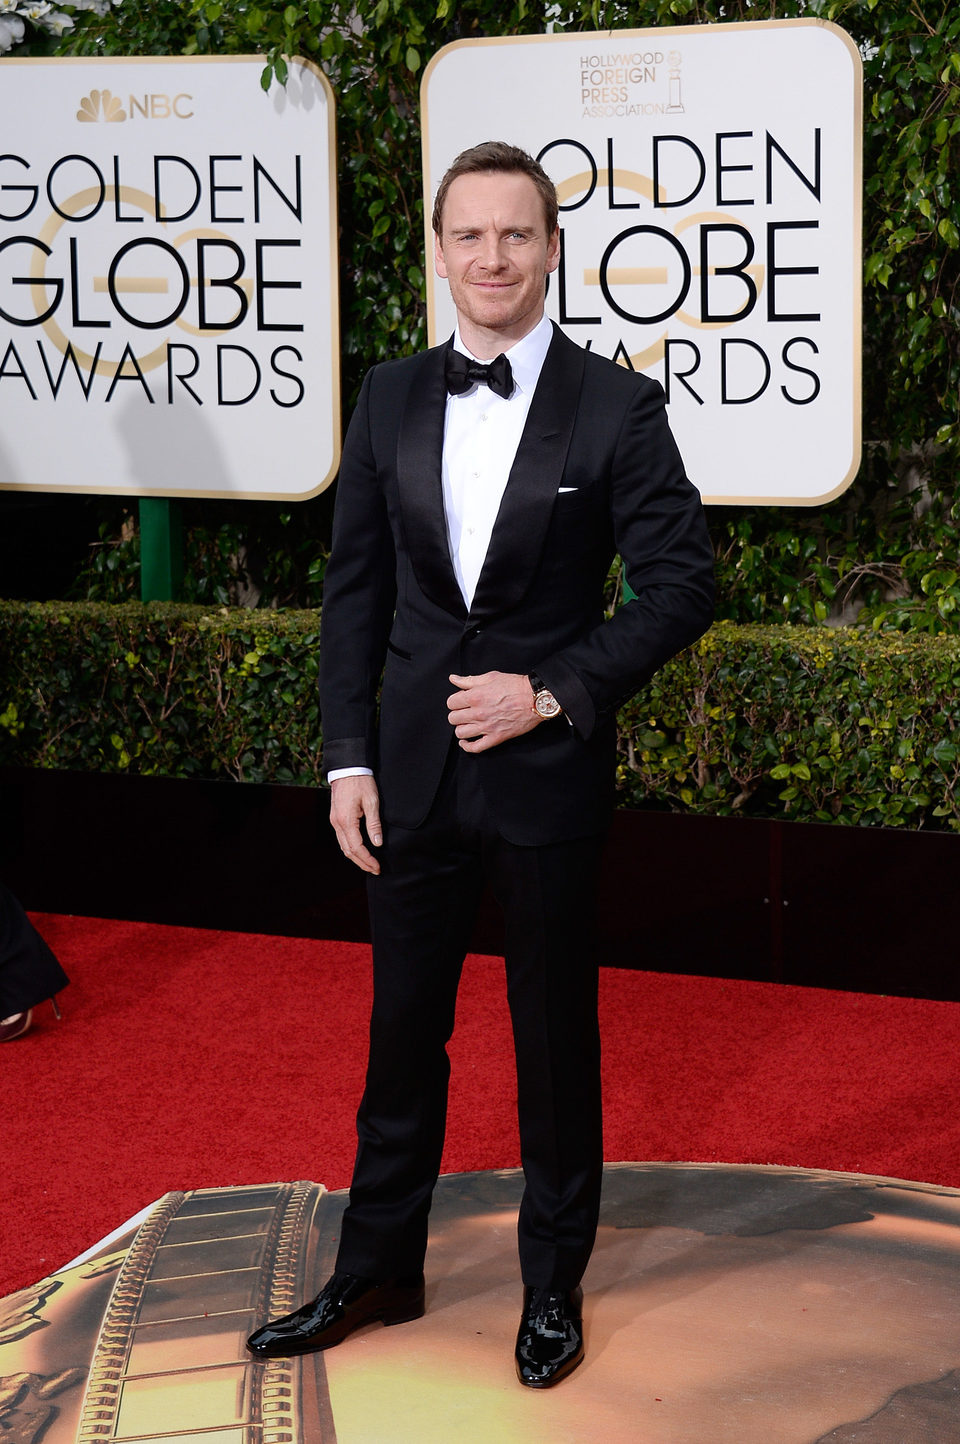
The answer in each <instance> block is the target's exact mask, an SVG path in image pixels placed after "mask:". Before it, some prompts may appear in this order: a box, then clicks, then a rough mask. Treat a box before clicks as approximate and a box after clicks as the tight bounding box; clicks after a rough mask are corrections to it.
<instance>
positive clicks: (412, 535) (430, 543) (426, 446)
mask: <svg viewBox="0 0 960 1444" xmlns="http://www.w3.org/2000/svg"><path fill="white" fill-rule="evenodd" d="M446 349H447V348H446V346H435V347H434V348H433V349H432V350H430V351H426V352H424V355H423V365H422V366H421V367H419V368H418V371H417V374H416V375H415V376H414V378H413V384H412V386H411V389H410V392H409V394H408V396H407V401H406V405H405V407H404V413H403V416H402V418H401V422H400V433H399V436H398V438H397V485H398V487H399V490H400V509H401V512H402V514H403V531H404V537H405V539H406V543H407V550H408V551H409V553H410V560H411V563H412V565H413V570H414V573H415V574H416V578H417V582H418V584H419V586H420V590H421V591H422V592H423V594H424V595H425V596H427V597H429V598H430V600H431V601H432V602H436V604H437V606H440V607H443V608H444V610H445V611H448V612H452V613H453V614H454V616H459V617H466V615H467V607H466V603H465V602H464V600H463V596H462V595H461V592H460V588H459V586H458V585H457V578H456V576H455V574H454V570H453V564H452V562H451V560H450V546H449V542H448V540H447V523H446V518H445V515H444V509H443V480H442V471H441V464H442V457H443V419H444V411H445V408H446V404H447V388H446V383H445V381H444V376H443V353H444V351H445V350H446Z"/></svg>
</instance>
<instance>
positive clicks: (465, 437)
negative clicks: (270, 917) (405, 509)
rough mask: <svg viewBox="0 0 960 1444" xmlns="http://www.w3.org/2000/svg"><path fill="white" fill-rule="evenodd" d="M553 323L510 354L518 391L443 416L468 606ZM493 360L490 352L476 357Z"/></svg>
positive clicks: (347, 772)
mask: <svg viewBox="0 0 960 1444" xmlns="http://www.w3.org/2000/svg"><path fill="white" fill-rule="evenodd" d="M552 339H553V326H552V324H551V322H550V321H549V319H548V318H547V317H546V316H541V318H540V320H539V321H538V322H537V324H536V326H534V328H533V330H532V331H528V332H527V334H526V336H524V337H522V339H521V340H519V341H518V342H517V343H516V345H514V346H511V347H510V350H509V351H506V352H505V353H504V354H505V355H506V357H507V360H508V361H509V362H510V367H511V369H512V371H513V393H512V395H510V396H509V397H507V398H506V399H504V398H503V397H502V396H498V395H497V394H496V392H495V391H491V390H490V388H489V387H488V386H487V385H485V384H484V383H483V382H481V383H480V384H479V385H476V386H472V387H471V388H470V390H469V391H465V392H463V394H462V395H460V396H448V397H447V407H446V412H445V414H444V422H443V461H442V477H443V511H444V516H445V518H446V523H447V540H448V542H449V546H450V560H451V562H452V563H453V570H454V572H455V574H456V578H457V584H458V586H459V587H460V591H461V593H462V595H463V599H464V601H465V602H466V604H467V606H468V607H469V606H470V604H471V602H472V601H473V594H474V592H475V591H476V587H477V581H478V579H479V577H480V572H481V569H482V567H483V562H484V558H485V557H486V555H487V549H488V548H489V546H490V537H491V534H492V532H493V524H494V522H495V521H496V519H497V512H498V511H499V510H500V503H501V501H502V500H503V493H504V491H505V490H506V487H507V480H508V478H509V476H510V469H511V467H512V466H513V461H514V457H515V456H516V454H517V447H518V446H519V445H520V437H521V435H522V434H523V428H524V426H525V425H526V421H527V413H528V412H529V410H530V403H531V401H532V400H533V393H534V391H535V390H536V388H537V382H538V381H539V379H540V372H541V370H542V369H543V363H544V361H545V360H546V356H547V351H548V349H549V347H550V342H551V341H552ZM453 345H454V349H455V350H457V351H461V352H462V353H463V354H464V355H465V356H472V355H473V353H472V352H471V351H469V350H468V349H467V347H466V346H465V345H464V344H463V340H462V339H461V336H460V327H459V326H458V327H457V329H456V331H455V332H454V336H453ZM473 359H474V360H475V361H492V360H493V357H492V356H474V357H473ZM371 775H372V770H371V768H369V767H338V768H334V769H333V771H331V772H329V773H328V774H327V781H328V782H335V781H336V779H337V778H338V777H369V776H371Z"/></svg>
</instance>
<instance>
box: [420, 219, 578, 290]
mask: <svg viewBox="0 0 960 1444" xmlns="http://www.w3.org/2000/svg"><path fill="white" fill-rule="evenodd" d="M557 246H558V249H557V256H558V258H559V255H560V251H559V242H558V243H557ZM433 264H434V267H435V268H436V272H437V275H438V276H440V277H441V279H442V280H444V281H445V280H446V279H447V263H446V261H445V260H444V259H443V247H442V246H441V245H440V237H439V236H438V235H437V233H436V231H434V233H433Z"/></svg>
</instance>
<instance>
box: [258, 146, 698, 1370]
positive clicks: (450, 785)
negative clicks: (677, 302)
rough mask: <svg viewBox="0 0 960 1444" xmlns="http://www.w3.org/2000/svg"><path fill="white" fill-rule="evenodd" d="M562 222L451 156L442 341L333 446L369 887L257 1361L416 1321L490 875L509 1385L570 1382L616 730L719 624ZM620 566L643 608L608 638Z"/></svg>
mask: <svg viewBox="0 0 960 1444" xmlns="http://www.w3.org/2000/svg"><path fill="white" fill-rule="evenodd" d="M557 214H558V207H557V197H556V191H555V189H554V187H553V184H552V182H551V181H550V180H549V178H548V177H547V175H546V174H545V172H544V171H543V170H542V168H541V167H540V165H539V164H538V163H537V162H536V161H534V160H533V159H532V158H531V157H530V156H528V155H526V154H525V153H524V152H523V151H520V150H517V149H516V148H515V147H512V146H508V145H505V144H502V143H500V142H487V143H485V144H483V145H480V146H476V147H474V148H473V149H472V150H469V151H466V152H464V154H463V155H461V156H460V157H458V159H457V160H456V161H455V162H454V164H453V166H452V167H451V168H450V170H449V171H448V172H447V174H446V175H445V176H444V178H443V180H442V182H441V184H440V188H439V191H438V193H437V197H436V205H435V209H434V216H433V225H434V231H435V264H436V268H437V272H438V273H439V275H440V276H441V277H445V278H446V279H447V281H448V282H449V285H450V290H451V294H452V297H453V301H454V303H455V306H456V311H457V329H456V332H455V333H454V336H453V338H452V340H451V341H448V342H446V343H445V344H444V345H442V346H438V347H435V348H433V349H432V350H429V351H427V352H424V353H422V354H420V355H417V356H413V357H409V358H406V359H404V360H399V361H392V362H387V363H385V364H383V365H380V366H375V367H374V368H373V370H372V371H371V372H370V373H369V374H368V375H367V377H366V379H365V381H364V383H363V388H362V390H361V393H360V398H359V401H358V404H357V408H356V412H355V414H354V417H353V420H352V422H351V425H350V428H349V431H348V434H347V438H346V442H345V446H344V453H343V464H342V467H341V471H340V478H339V489H338V495H337V505H336V516H335V522H334V535H333V548H332V553H331V557H330V562H329V565H328V568H327V573H326V579H325V584H324V605H323V618H322V631H321V661H320V690H321V707H322V713H323V729H324V753H325V765H326V768H327V769H328V771H327V775H328V778H329V780H330V786H331V793H332V801H331V821H332V823H333V826H334V828H335V829H336V833H337V838H338V840H339V843H340V847H341V849H342V851H343V853H344V855H345V856H346V857H348V858H350V859H351V860H352V861H353V862H354V863H355V864H356V865H357V866H358V867H359V868H361V869H363V871H364V872H366V873H367V874H368V875H369V903H370V915H371V928H372V937H373V952H374V965H373V966H374V1002H373V1016H372V1021H371V1031H370V1055H369V1063H368V1070H367V1079H366V1087H365V1091H364V1095H363V1099H362V1102H361V1105H360V1111H359V1115H358V1120H357V1129H358V1136H359V1147H358V1152H357V1159H356V1165H355V1170H354V1176H353V1183H352V1186H351V1190H350V1203H349V1207H348V1208H347V1211H346V1213H345V1215H344V1219H343V1228H342V1233H341V1240H340V1249H339V1254H338V1258H337V1264H336V1273H335V1274H334V1275H333V1277H332V1278H331V1279H330V1281H329V1282H328V1283H327V1285H326V1286H325V1287H324V1289H323V1290H322V1291H321V1293H320V1294H319V1295H318V1296H317V1298H316V1299H314V1300H313V1301H311V1302H310V1303H309V1304H307V1305H305V1306H304V1307H302V1308H300V1309H298V1310H296V1311H295V1312H294V1313H293V1314H290V1315H287V1316H286V1317H285V1318H284V1319H279V1320H275V1321H274V1322H272V1323H270V1324H268V1325H267V1326H266V1327H265V1328H263V1329H261V1330H259V1331H258V1332H257V1333H256V1334H254V1335H253V1336H252V1337H251V1339H250V1341H249V1342H250V1348H251V1350H252V1351H253V1352H254V1353H255V1354H258V1355H259V1356H261V1357H271V1356H273V1355H286V1354H290V1353H301V1352H306V1351H308V1350H311V1349H320V1348H326V1347H329V1346H330V1345H332V1344H335V1343H338V1342H339V1341H340V1340H341V1339H343V1338H345V1337H346V1336H347V1334H349V1333H351V1332H352V1331H353V1330H354V1329H356V1328H358V1327H360V1326H361V1325H362V1324H365V1323H369V1322H370V1321H372V1320H378V1319H379V1320H382V1321H383V1322H384V1323H387V1324H393V1323H401V1322H403V1321H405V1320H407V1319H412V1318H416V1317H419V1316H420V1315H421V1314H422V1312H423V1307H424V1305H423V1260H424V1253H425V1249H426V1243H427V1214H428V1211H429V1207H430V1199H431V1194H432V1190H433V1186H434V1184H435V1182H436V1178H437V1174H438V1171H439V1167H440V1158H441V1151H442V1147H443V1135H444V1125H445V1114H446V1097H447V1079H448V1074H449V1063H448V1059H447V1054H446V1043H447V1041H448V1039H449V1037H450V1034H451V1032H452V1029H453V1021H454V1004H455V1000H456V993H457V985H458V982H459V977H460V969H461V966H462V962H463V957H464V954H465V952H466V949H467V945H468V941H469V938H470V933H471V928H472V925H473V921H474V915H475V911H476V906H477V903H478V900H479V896H480V892H481V889H482V887H483V885H484V883H485V882H489V883H490V884H491V885H492V889H493V891H494V893H495V895H496V897H497V898H498V900H499V902H500V904H501V906H502V908H503V911H504V917H505V928H506V945H505V956H506V972H507V985H508V997H509V1004H510V1010H511V1018H512V1023H513V1031H514V1041H515V1049H516V1061H517V1083H518V1114H519V1123H520V1141H521V1155H522V1161H523V1168H524V1175H525V1189H524V1194H523V1200H522V1203H521V1207H520V1216H519V1229H518V1232H519V1252H520V1263H521V1272H522V1277H523V1284H524V1295H523V1310H522V1317H521V1321H520V1328H519V1332H518V1336H517V1343H516V1351H515V1353H516V1365H517V1371H518V1374H519V1377H520V1380H521V1382H522V1383H524V1384H527V1385H529V1386H531V1387H535V1388H542V1387H545V1386H547V1385H551V1384H554V1383H556V1382H557V1381H558V1380H559V1379H561V1378H563V1377H564V1376H565V1375H566V1374H568V1373H569V1372H570V1371H571V1370H572V1369H573V1368H575V1367H576V1365H577V1364H579V1363H580V1361H581V1359H582V1358H583V1337H582V1336H583V1329H582V1292H581V1288H580V1280H581V1277H582V1275H583V1272H584V1269H585V1268H586V1264H587V1261H588V1259H589V1256H590V1251H591V1248H592V1246H593V1241H594V1236H595V1232H596V1226H597V1217H598V1211H599V1197H600V1182H601V1173H602V1165H603V1151H602V1139H601V1118H600V1043H599V1035H598V1028H597V964H596V961H595V959H594V956H593V948H592V946H591V922H590V919H591V906H592V902H593V897H594V891H595V880H596V873H597V867H598V860H599V854H600V847H601V843H602V839H603V835H604V830H605V828H606V825H607V822H608V818H609V813H610V810H611V807H612V802H613V780H614V773H615V747H616V723H615V713H616V708H617V706H618V705H619V704H620V703H622V702H623V701H625V700H626V699H627V698H628V697H630V696H632V695H633V693H634V692H636V691H637V689H638V688H639V687H641V686H642V685H643V684H644V683H645V682H646V681H647V680H648V679H649V678H650V676H651V675H652V674H653V673H654V672H655V670H656V669H657V668H658V667H659V666H660V665H661V664H662V663H663V662H665V661H666V660H667V659H668V658H669V657H671V656H672V655H673V654H674V653H675V652H677V651H678V650H679V649H680V648H682V647H684V646H686V645H688V644H689V643H690V642H692V641H694V640H695V639H696V638H697V637H698V636H699V635H700V634H701V633H702V632H703V631H704V630H705V629H706V627H707V626H708V625H709V623H710V620H711V616H712V597H713V582H712V553H711V548H710V544H709V540H708V537H707V533H706V528H705V524H704V520H703V514H702V509H701V506H700V498H699V495H698V493H697V491H696V490H695V488H694V487H693V486H692V485H691V484H690V482H689V481H688V480H687V479H686V477H685V475H684V472H683V466H682V463H681V460H680V457H679V454H678V452H677V449H676V446H675V444H674V442H673V438H672V436H671V434H670V431H669V428H668V426H667V422H666V418H665V411H664V398H663V392H662V390H661V388H660V387H659V386H658V385H657V384H656V383H655V382H653V381H651V380H649V379H647V378H644V377H643V376H640V375H637V374H635V373H633V372H631V371H629V370H626V369H625V368H622V367H619V366H616V365H614V364H613V363H612V362H610V361H608V360H606V359H603V358H600V357H597V356H594V355H592V354H591V353H588V352H586V351H584V350H582V349H581V348H580V347H579V346H577V345H575V344H574V343H573V342H572V341H569V340H568V339H567V338H566V337H565V336H564V335H563V334H562V333H561V332H560V331H559V330H557V329H556V328H555V327H554V326H552V325H551V323H550V322H549V321H548V320H547V319H546V317H545V316H544V294H545V290H546V283H547V276H548V274H549V273H550V272H551V271H553V270H555V269H556V267H557V264H558V261H559V257H560V240H559V232H558V229H557ZM617 552H619V554H620V555H621V557H622V559H623V565H624V574H625V576H626V579H627V581H628V582H629V583H630V586H631V588H632V590H633V592H634V593H635V594H636V595H635V598H634V599H631V600H630V601H628V602H627V603H626V604H625V605H624V606H622V607H620V608H619V609H618V610H617V611H616V613H615V614H614V615H613V616H612V617H610V618H606V617H605V614H604V602H603V592H604V584H605V581H606V577H607V575H608V571H609V567H610V563H611V560H612V558H613V557H614V555H615V554H616V553H617ZM381 679H382V687H381ZM378 693H379V706H378Z"/></svg>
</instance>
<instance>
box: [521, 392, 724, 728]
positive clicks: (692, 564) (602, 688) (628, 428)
mask: <svg viewBox="0 0 960 1444" xmlns="http://www.w3.org/2000/svg"><path fill="white" fill-rule="evenodd" d="M643 381H644V384H643V385H642V386H641V387H639V388H638V391H637V393H636V395H635V397H634V399H633V400H632V402H631V403H630V404H629V405H628V407H627V408H626V410H625V413H624V416H623V420H622V422H621V426H620V430H619V435H618V437H617V442H616V446H615V449H614V453H613V459H612V463H611V474H610V497H611V513H612V523H613V531H614V540H615V543H616V548H617V551H618V552H619V553H620V556H621V557H622V560H623V574H624V578H625V580H626V581H627V582H628V583H629V585H630V588H631V589H632V591H633V592H634V593H635V596H634V598H633V599H631V600H629V601H626V602H624V604H623V605H622V606H621V607H620V608H619V609H618V610H617V611H616V612H615V613H614V615H613V616H612V617H610V618H609V619H607V620H606V621H604V622H602V623H601V624H599V625H598V626H597V627H595V628H593V629H592V630H591V631H589V632H587V633H586V634H585V635H584V636H582V637H580V638H578V639H577V641H576V642H574V643H573V644H572V645H570V646H566V647H563V648H562V649H561V650H559V651H557V652H555V653H554V654H553V655H552V656H550V657H547V658H545V659H544V660H543V661H542V662H541V663H540V664H539V665H538V666H537V669H536V670H537V671H538V672H539V674H540V676H541V677H542V678H543V680H544V682H545V684H546V685H547V687H549V688H550V690H551V691H552V692H553V693H554V695H555V696H556V697H557V699H558V701H559V702H560V704H561V706H562V707H563V710H564V712H565V713H566V715H567V716H568V717H569V718H570V721H571V722H572V723H573V726H574V727H575V729H576V731H577V732H578V733H579V735H580V736H581V737H583V738H587V737H589V736H590V734H591V733H592V732H593V731H594V729H595V727H596V726H597V725H598V723H599V722H601V721H603V720H604V719H605V718H606V717H608V716H609V715H611V714H612V713H613V712H615V710H616V708H617V707H618V706H620V704H621V703H623V702H625V701H626V700H627V699H628V698H629V697H632V696H633V695H634V693H635V692H637V691H638V690H639V689H640V688H641V687H642V686H643V685H644V683H646V682H647V681H649V679H650V678H651V677H652V676H653V674H654V672H656V670H657V668H658V667H661V666H662V665H663V663H664V662H666V661H667V660H668V659H669V658H670V657H672V656H674V654H675V653H677V652H679V651H681V650H682V649H683V648H684V647H687V646H689V645H690V644H691V643H692V642H695V641H696V639H697V638H698V637H699V636H701V635H702V634H703V632H705V631H706V630H707V628H708V627H709V626H710V623H711V621H712V620H713V606H714V582H713V549H712V546H711V544H710V538H709V535H708V533H707V527H706V521H705V519H704V514H703V507H702V504H701V502H700V495H699V493H698V491H697V489H696V488H695V487H694V486H693V484H692V483H691V482H690V481H688V480H687V477H686V475H685V473H684V469H683V462H682V461H681V458H680V453H679V451H678V450H677V446H676V443H675V441H674V439H673V435H672V433H671V431H670V428H669V425H668V423H667V417H666V407H665V403H664V395H663V390H662V388H661V387H660V386H659V384H658V383H656V382H654V381H651V380H650V379H649V378H643Z"/></svg>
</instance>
